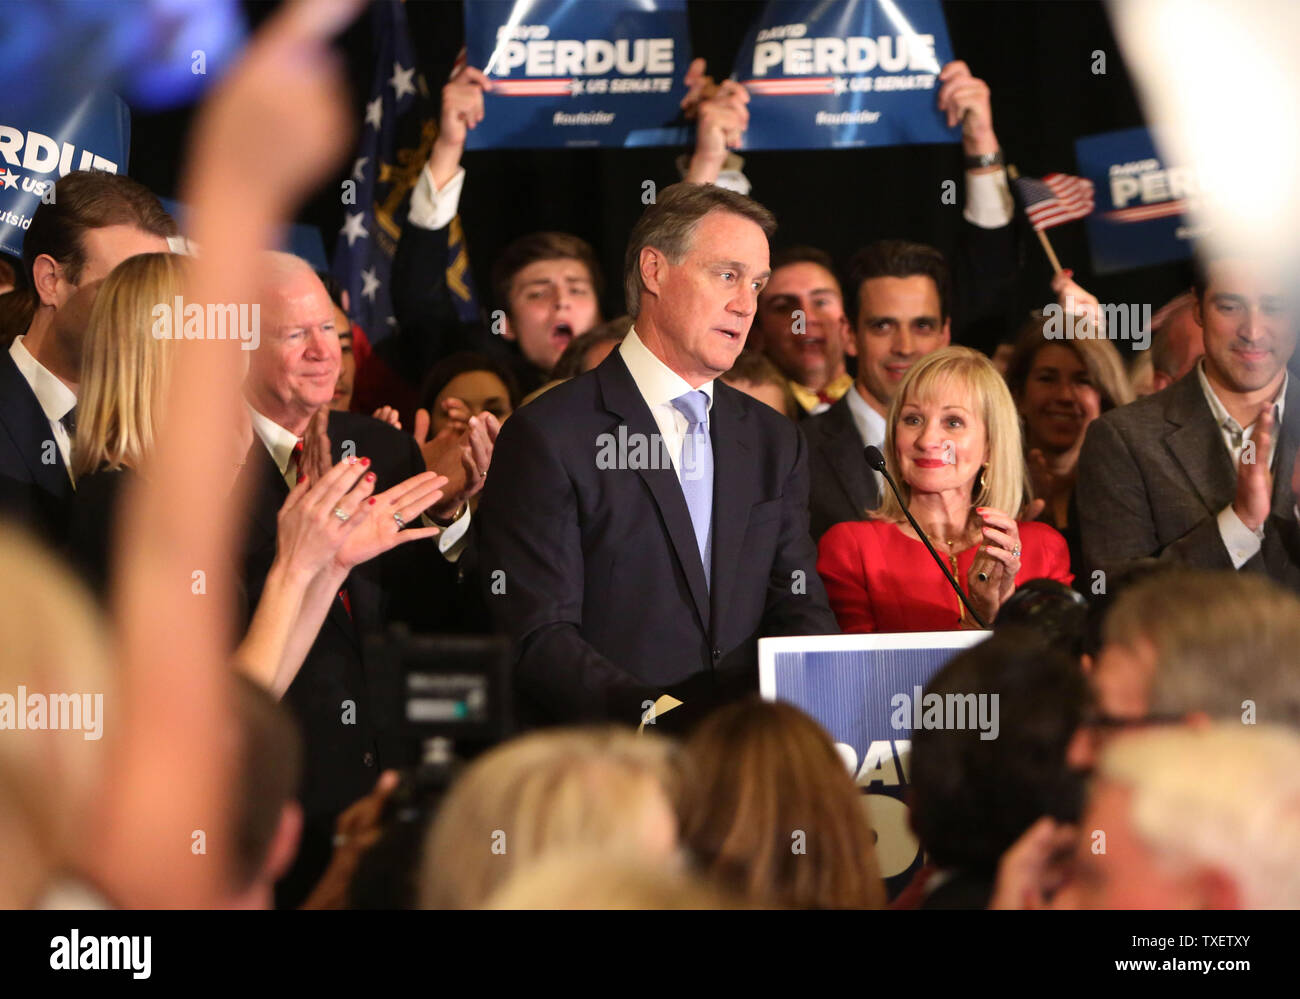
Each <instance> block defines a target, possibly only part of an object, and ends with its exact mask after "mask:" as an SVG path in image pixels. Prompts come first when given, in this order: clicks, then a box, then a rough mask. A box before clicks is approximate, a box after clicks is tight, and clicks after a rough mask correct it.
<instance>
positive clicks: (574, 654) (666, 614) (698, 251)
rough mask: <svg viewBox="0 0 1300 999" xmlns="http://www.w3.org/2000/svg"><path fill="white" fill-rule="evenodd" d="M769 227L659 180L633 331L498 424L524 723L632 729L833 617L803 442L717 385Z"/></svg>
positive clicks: (484, 540) (497, 538) (487, 520)
mask: <svg viewBox="0 0 1300 999" xmlns="http://www.w3.org/2000/svg"><path fill="white" fill-rule="evenodd" d="M774 228H775V220H774V219H773V218H772V215H771V213H770V212H768V211H767V209H765V208H763V207H762V206H761V205H759V204H757V203H756V202H754V201H751V200H750V199H748V198H745V197H742V196H740V195H738V194H734V193H732V192H730V191H726V190H723V189H721V188H717V187H713V186H710V185H693V184H676V185H673V186H672V187H669V188H667V189H665V190H663V191H661V192H660V194H659V198H658V201H657V202H656V203H655V204H654V205H652V206H650V207H649V208H648V209H647V210H646V212H645V214H644V215H642V217H641V219H640V221H638V223H637V225H636V227H635V228H634V229H633V230H632V234H631V236H630V238H629V243H628V248H627V254H626V258H625V266H624V282H625V285H626V294H627V308H628V313H629V314H630V315H631V316H632V317H633V319H634V325H633V328H632V330H631V331H630V332H629V333H628V335H627V338H626V339H625V340H624V341H623V344H622V345H621V346H620V348H619V349H618V350H616V351H614V352H613V353H612V354H610V355H609V357H608V358H607V359H606V360H605V361H604V362H603V363H602V364H601V365H600V366H599V367H597V368H596V369H595V370H594V371H591V372H588V373H587V374H585V375H582V376H580V377H578V378H575V379H573V380H572V381H570V382H567V383H565V384H564V385H561V386H559V387H557V388H554V389H552V390H551V391H549V392H547V393H546V394H545V395H544V396H542V397H541V398H540V399H537V400H536V401H534V402H532V403H530V404H529V405H527V406H525V407H523V408H522V409H520V410H518V411H517V412H516V413H515V414H514V415H513V416H512V417H511V418H510V420H509V421H508V422H507V423H506V425H505V426H504V427H503V429H502V431H501V437H500V439H499V440H498V442H497V450H496V454H495V456H494V459H493V472H492V474H491V475H490V476H489V480H488V482H487V485H486V487H485V488H484V491H483V499H482V502H481V505H480V508H479V513H478V517H479V532H480V533H479V540H480V552H481V555H482V558H481V578H482V580H483V583H484V586H485V591H486V593H487V601H488V606H489V609H490V610H491V611H492V613H493V616H494V618H495V619H496V621H497V623H498V625H499V626H500V627H501V628H502V629H503V630H504V631H506V632H507V633H508V634H509V635H510V636H511V638H512V639H513V640H514V641H515V642H516V644H517V656H518V661H517V665H516V674H515V676H516V695H517V708H518V713H519V716H520V719H521V720H524V721H531V722H536V723H543V722H569V721H579V720H595V719H608V720H613V721H618V722H627V723H629V724H635V723H637V722H638V721H640V720H641V719H642V718H643V717H644V716H645V715H646V714H647V709H648V708H649V707H650V705H652V704H653V703H654V702H655V701H656V699H657V698H658V696H659V695H661V694H663V693H670V694H673V695H674V696H676V697H678V698H679V699H680V700H681V701H682V702H683V705H684V707H683V708H681V709H678V711H679V712H680V713H679V714H678V718H682V717H684V716H690V717H694V716H697V715H698V712H699V711H700V710H702V709H704V708H706V707H707V706H709V705H710V704H712V703H716V702H718V701H720V700H725V699H727V698H729V697H732V696H737V695H739V694H741V693H743V692H744V691H746V690H752V689H753V688H754V687H755V686H756V681H757V671H756V668H755V664H756V649H757V645H756V643H757V640H758V639H759V638H760V637H763V636H767V635H805V634H833V633H835V632H836V631H837V630H838V629H837V628H836V625H835V618H834V616H833V615H832V614H831V612H830V609H829V607H828V606H827V602H826V593H825V590H824V589H823V588H822V584H821V581H820V580H819V579H818V577H817V573H816V569H815V563H816V560H817V552H816V549H815V547H814V545H813V543H812V539H811V538H810V537H809V534H808V458H807V453H806V449H805V446H804V443H803V438H802V436H801V435H800V433H799V432H798V429H797V428H796V427H795V425H794V424H792V423H791V422H790V421H789V420H787V419H785V418H783V417H782V416H781V415H780V414H778V413H776V412H775V411H774V410H771V409H769V408H768V407H766V406H764V405H763V404H762V403H758V402H755V401H754V400H752V399H750V398H749V397H748V396H746V395H744V394H742V393H741V392H738V391H736V390H735V389H732V388H730V387H729V386H727V385H724V384H722V383H721V382H718V381H715V379H716V378H717V377H718V376H719V375H720V374H722V373H723V372H724V371H726V370H727V369H729V368H730V367H731V365H732V363H733V362H734V361H735V359H736V357H737V355H739V353H740V351H741V349H742V348H743V347H744V344H745V337H746V335H747V334H748V332H749V327H750V323H751V321H752V320H753V317H754V310H755V306H756V302H757V299H758V294H759V292H760V291H761V290H762V288H763V285H764V283H765V282H766V280H767V278H768V275H769V269H768V238H769V236H770V235H771V233H772V231H773V230H774ZM669 718H672V715H667V716H664V717H663V723H664V724H668V719H669Z"/></svg>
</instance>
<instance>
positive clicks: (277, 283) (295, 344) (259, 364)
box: [244, 252, 342, 436]
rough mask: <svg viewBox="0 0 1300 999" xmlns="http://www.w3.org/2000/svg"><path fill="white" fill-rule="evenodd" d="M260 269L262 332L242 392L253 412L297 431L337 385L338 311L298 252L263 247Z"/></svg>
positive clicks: (339, 361)
mask: <svg viewBox="0 0 1300 999" xmlns="http://www.w3.org/2000/svg"><path fill="white" fill-rule="evenodd" d="M261 272H262V287H261V290H260V292H259V303H258V304H259V305H260V307H261V312H260V315H261V335H260V340H259V343H258V346H257V349H256V350H254V351H252V352H251V357H250V361H249V368H248V377H247V379H246V380H245V382H244V393H245V395H246V396H247V398H248V401H249V403H250V404H251V405H252V407H253V408H254V409H255V410H257V412H259V413H261V414H262V415H263V416H265V417H266V418H267V419H269V420H271V421H272V422H273V423H277V424H279V425H280V426H281V427H283V428H284V429H286V430H288V431H289V432H290V433H293V434H296V435H298V436H301V435H302V433H303V432H304V431H305V430H306V427H307V423H308V421H309V420H310V419H311V417H312V414H313V413H315V412H316V410H318V409H320V408H321V407H322V406H327V405H329V403H330V402H331V400H332V399H333V398H334V392H335V390H336V389H337V387H338V381H339V369H340V367H341V365H342V348H341V347H340V344H339V333H340V332H341V331H340V330H339V327H338V323H339V319H338V317H337V316H338V314H337V312H336V310H335V307H334V303H333V302H332V301H330V297H329V293H328V292H327V291H326V290H325V286H324V285H323V284H321V280H320V278H318V277H317V276H316V273H315V271H313V270H312V269H311V265H310V264H308V263H307V261H305V260H303V259H302V258H300V257H295V256H293V255H292V254H289V253H273V252H268V253H264V254H263V255H262V261H261Z"/></svg>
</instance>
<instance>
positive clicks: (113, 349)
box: [72, 253, 185, 479]
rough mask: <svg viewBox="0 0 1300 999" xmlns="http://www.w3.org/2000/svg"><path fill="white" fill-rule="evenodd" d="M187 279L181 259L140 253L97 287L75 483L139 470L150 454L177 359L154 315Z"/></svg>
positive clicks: (85, 356) (85, 353) (86, 350)
mask: <svg viewBox="0 0 1300 999" xmlns="http://www.w3.org/2000/svg"><path fill="white" fill-rule="evenodd" d="M184 278H185V258H184V257H181V256H178V255H176V254H173V253H143V254H141V255H139V256H136V257H130V258H128V259H127V260H124V261H123V262H122V263H120V264H118V265H117V267H115V268H114V269H113V272H112V273H111V274H109V275H108V277H107V278H105V279H104V283H103V284H102V285H101V286H100V289H99V294H98V295H97V296H96V298H95V305H94V307H93V308H92V309H91V311H90V321H89V324H88V325H87V328H86V340H85V343H84V345H83V347H82V355H81V385H80V388H79V390H78V393H77V395H78V400H77V436H76V440H75V441H74V442H73V445H72V474H73V477H74V478H77V479H79V478H81V477H82V476H84V475H89V474H90V473H91V472H96V471H99V470H100V469H102V468H110V469H118V468H138V467H139V466H140V463H141V461H143V459H144V457H145V455H147V454H148V453H149V452H150V451H151V450H152V449H153V444H154V439H155V436H156V432H157V428H158V419H159V410H160V408H161V407H162V404H163V395H164V392H165V390H166V387H167V380H168V378H169V376H170V374H171V354H172V352H171V346H172V343H171V340H169V339H160V338H157V337H155V336H154V335H153V328H154V322H155V319H156V316H155V315H154V312H155V309H156V307H157V306H159V305H164V306H166V307H167V308H168V309H171V308H173V303H174V302H175V300H176V298H177V297H178V296H179V295H181V293H182V290H183V289H182V285H183V282H184ZM180 318H181V317H179V316H176V317H174V322H175V323H179V322H180Z"/></svg>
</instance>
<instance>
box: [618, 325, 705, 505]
mask: <svg viewBox="0 0 1300 999" xmlns="http://www.w3.org/2000/svg"><path fill="white" fill-rule="evenodd" d="M618 352H619V355H620V356H621V357H622V358H623V363H624V364H626V365H627V370H628V371H629V372H630V373H631V375H632V380H633V381H634V382H636V387H637V391H638V392H640V393H641V398H642V399H644V400H645V403H646V405H647V406H649V407H650V415H651V416H653V417H654V418H655V423H656V424H658V426H659V436H660V437H662V438H663V441H664V446H665V449H666V450H667V452H668V454H669V456H670V457H671V458H672V460H673V468H674V469H675V470H676V472H677V481H678V482H680V481H681V479H682V460H681V459H682V445H683V444H685V442H686V426H687V421H686V416H685V415H684V414H683V413H681V412H680V411H679V410H678V409H677V407H676V406H674V405H673V400H674V399H676V398H677V397H678V396H681V395H685V394H686V393H687V392H691V391H695V390H693V389H692V388H691V386H690V384H689V383H688V382H687V381H686V379H685V378H683V377H682V376H681V375H679V374H677V372H675V371H673V369H672V368H670V367H668V365H666V364H664V362H663V361H661V360H659V358H658V357H656V356H655V355H654V354H653V353H651V351H650V348H649V347H647V346H646V345H645V344H644V343H642V342H641V338H640V337H639V336H637V333H636V327H635V326H634V327H632V328H631V329H629V330H628V331H627V336H625V337H624V338H623V343H622V344H621V345H620V346H619V348H618ZM698 391H700V392H703V393H704V394H705V395H707V396H708V397H709V405H708V410H707V412H708V414H709V415H708V417H707V419H708V421H709V425H710V426H712V424H713V416H712V414H713V382H711V381H710V382H705V383H704V384H703V385H701V386H700V387H699V389H698Z"/></svg>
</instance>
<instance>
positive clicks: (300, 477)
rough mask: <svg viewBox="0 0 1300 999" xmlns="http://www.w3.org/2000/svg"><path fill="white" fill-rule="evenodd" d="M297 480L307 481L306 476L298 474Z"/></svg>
mask: <svg viewBox="0 0 1300 999" xmlns="http://www.w3.org/2000/svg"><path fill="white" fill-rule="evenodd" d="M298 481H299V482H306V481H307V476H305V475H299V476H298Z"/></svg>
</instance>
